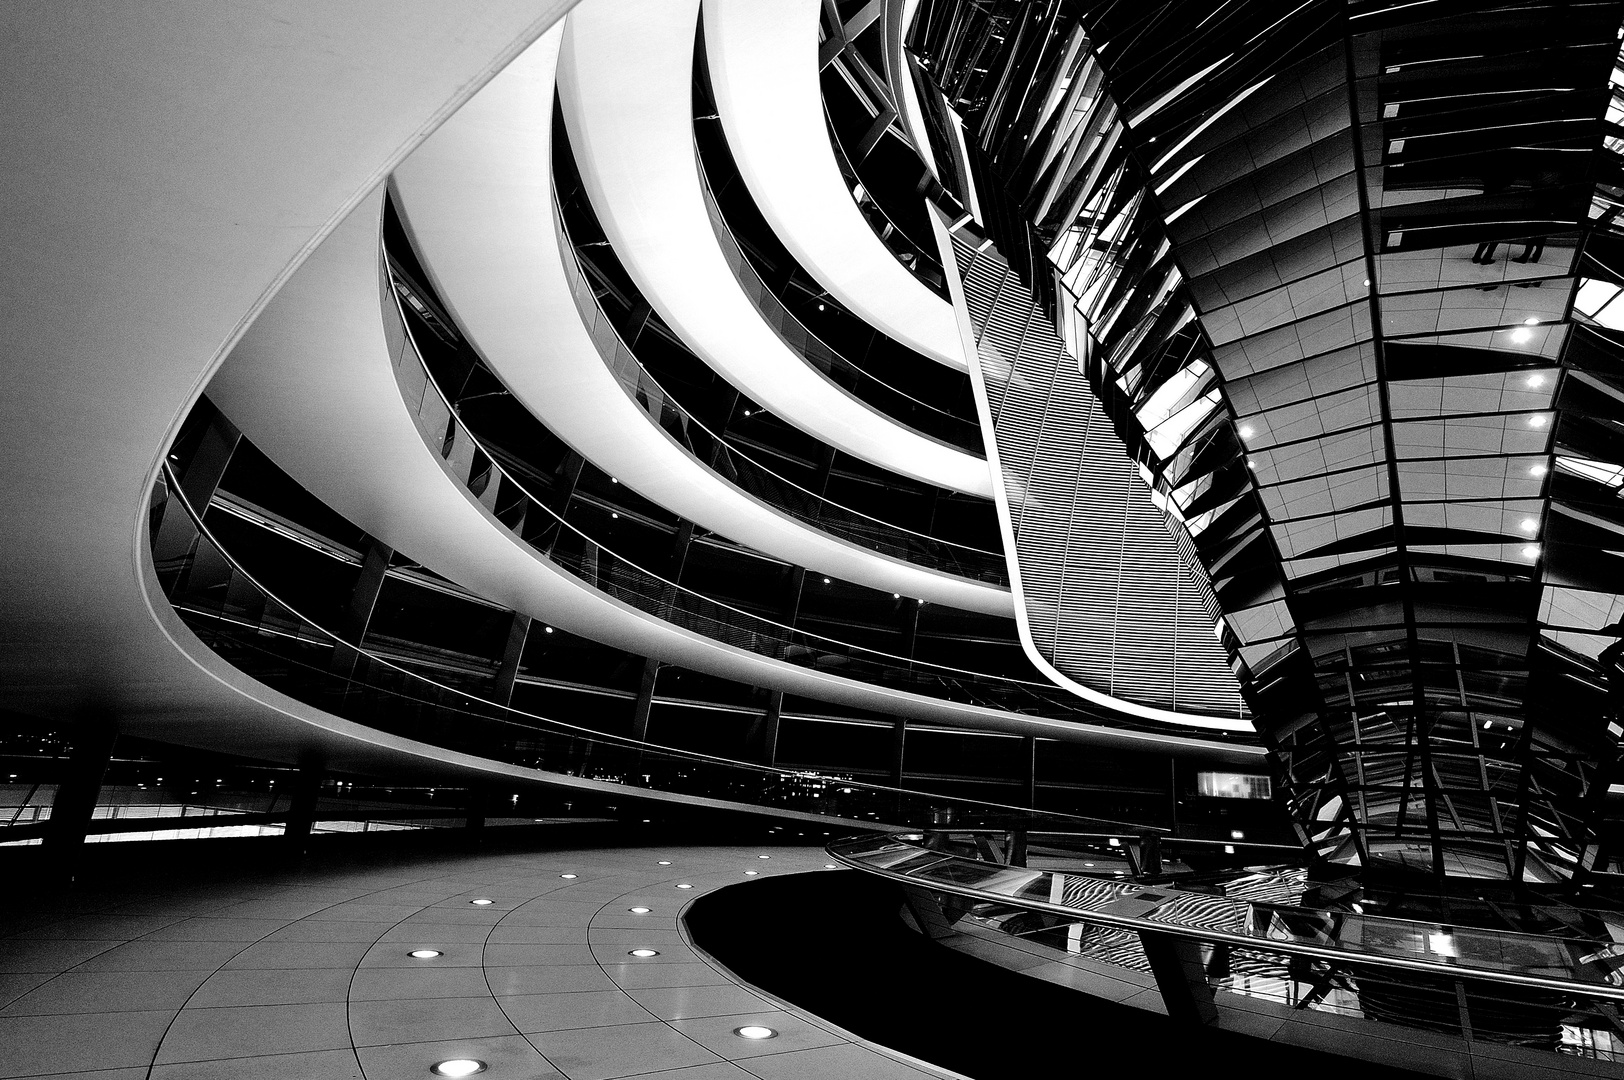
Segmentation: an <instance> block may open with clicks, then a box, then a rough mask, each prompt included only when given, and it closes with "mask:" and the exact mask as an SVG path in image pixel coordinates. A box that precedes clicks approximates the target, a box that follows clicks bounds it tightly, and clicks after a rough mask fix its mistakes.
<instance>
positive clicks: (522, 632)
mask: <svg viewBox="0 0 1624 1080" xmlns="http://www.w3.org/2000/svg"><path fill="white" fill-rule="evenodd" d="M530 622H531V619H530V616H528V615H526V614H525V613H524V612H522V611H515V612H514V613H513V619H512V621H511V622H509V623H508V636H507V644H506V645H504V646H503V647H502V664H501V666H500V667H498V668H497V669H496V681H495V683H493V684H492V686H491V700H492V701H495V702H496V703H497V704H498V705H511V704H513V684H514V683H515V682H516V681H517V680H518V678H519V662H520V661H521V660H523V659H524V645H525V642H527V641H529V640H530Z"/></svg>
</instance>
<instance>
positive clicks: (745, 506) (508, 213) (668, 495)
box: [394, 39, 1014, 616]
mask: <svg viewBox="0 0 1624 1080" xmlns="http://www.w3.org/2000/svg"><path fill="white" fill-rule="evenodd" d="M557 49H558V44H557V41H556V39H551V40H549V41H543V42H541V43H539V44H538V46H537V47H536V48H534V49H532V50H530V51H529V52H528V53H527V54H526V55H525V56H523V57H521V58H520V59H519V60H517V61H515V62H514V63H513V64H512V65H511V66H510V67H509V69H508V70H507V71H504V72H503V73H502V75H501V76H500V77H499V78H497V79H496V80H494V81H493V82H492V84H491V85H490V86H489V87H487V88H486V91H485V92H484V93H482V94H480V96H479V97H478V98H477V99H475V100H474V101H472V102H470V103H469V104H468V106H467V107H466V108H464V109H463V110H462V111H461V112H460V113H459V114H458V115H457V116H455V117H453V118H452V119H451V120H449V121H448V122H447V123H446V124H445V126H444V127H442V128H441V129H440V130H439V131H438V132H436V133H435V135H434V137H433V138H431V139H430V140H428V142H426V143H425V144H424V145H423V147H422V148H421V149H420V150H419V151H418V152H417V153H416V154H414V155H413V156H412V159H411V160H410V161H408V162H406V163H405V164H404V165H402V166H401V168H400V169H399V170H397V172H396V174H395V178H394V187H395V191H396V193H397V194H398V195H399V197H400V205H401V208H402V211H403V216H404V217H405V219H406V221H407V223H408V226H409V228H410V230H411V233H412V237H413V240H414V242H415V244H416V246H417V249H418V251H419V252H420V254H421V255H422V257H423V261H424V264H425V267H426V269H427V270H428V272H429V274H430V275H431V276H432V277H433V278H434V284H435V287H436V289H437V291H438V292H439V294H440V296H441V298H442V299H443V300H444V301H445V303H446V304H447V305H448V306H449V307H450V308H451V310H452V312H453V314H454V315H455V317H456V319H457V322H458V325H459V326H460V327H461V328H462V330H463V332H464V333H466V334H467V335H468V336H469V338H470V339H471V340H472V341H473V343H474V344H475V346H476V347H477V348H478V349H479V351H480V353H481V355H483V356H484V357H485V359H486V361H487V362H488V363H489V364H490V365H491V366H492V368H493V369H494V370H496V371H497V372H498V373H499V374H500V375H501V377H502V379H503V381H504V382H505V383H506V384H507V386H508V387H509V389H511V390H512V391H513V393H514V394H515V395H516V396H517V397H518V398H519V399H520V401H522V402H523V403H524V404H525V405H526V407H528V408H529V409H530V410H531V412H532V413H534V414H535V415H536V416H537V417H538V418H539V419H540V420H541V421H542V422H543V423H544V424H546V425H547V427H548V428H550V429H551V430H552V431H553V432H554V433H555V434H556V435H558V437H559V438H561V439H563V440H564V441H565V442H567V443H569V444H570V446H571V447H572V448H574V449H575V451H576V452H577V453H579V454H580V455H581V456H582V457H584V458H586V459H587V460H589V461H591V462H593V463H594V464H596V465H597V466H598V467H599V468H602V469H604V470H605V471H606V472H608V473H609V474H610V475H612V476H614V477H615V478H616V479H617V480H619V481H620V482H621V483H623V484H626V485H627V486H629V487H630V488H631V489H632V490H633V491H636V492H637V493H638V494H640V495H642V496H644V497H645V498H647V499H650V500H652V501H653V502H656V503H658V504H659V505H661V506H663V507H665V508H666V509H667V510H670V511H671V512H672V513H674V514H677V515H678V516H680V517H683V518H686V519H688V520H690V521H693V522H696V523H697V524H699V525H701V526H703V527H704V528H706V529H709V530H711V531H713V532H717V533H720V534H722V535H723V536H726V537H729V538H730V539H732V540H735V541H737V542H738V543H741V544H745V545H748V546H749V547H753V548H755V549H756V550H758V551H762V552H765V553H767V554H769V555H772V556H774V557H776V558H780V559H784V560H785V561H787V562H790V563H792V564H794V565H796V566H805V567H808V568H811V569H815V570H817V571H819V572H820V573H824V574H828V575H830V576H833V577H839V578H843V579H845V580H847V581H851V582H855V583H857V584H860V585H866V586H868V587H869V588H873V589H878V590H881V591H883V592H894V593H901V594H902V595H904V596H911V597H917V598H919V599H923V600H927V601H929V602H931V603H940V604H946V605H949V606H952V607H956V608H961V609H964V610H968V611H977V612H981V613H983V614H989V615H1004V616H1007V615H1010V614H1012V613H1013V611H1014V603H1013V600H1012V599H1011V597H1010V593H1009V590H1008V589H1007V588H1005V587H1003V586H1001V585H995V584H991V583H988V582H981V581H972V580H969V579H967V578H964V577H959V576H957V575H955V574H949V573H943V572H940V571H937V570H933V569H929V568H926V567H922V566H916V565H912V564H910V563H908V562H905V561H903V560H901V559H896V558H891V557H888V556H885V555H882V554H879V553H877V552H874V551H870V550H867V549H865V548H862V547H859V546H858V545H856V544H853V543H848V542H846V541H844V540H841V539H838V538H836V537H834V536H831V535H829V534H827V533H826V532H823V531H822V530H819V529H817V528H814V527H812V526H809V525H807V524H804V523H802V522H800V521H797V520H796V519H794V518H792V517H790V516H789V515H788V514H785V513H784V512H782V511H780V510H778V509H777V508H775V507H773V506H770V505H768V504H766V503H764V502H762V501H761V500H759V499H756V498H754V497H752V496H750V495H748V494H746V493H745V492H744V491H741V490H740V489H739V488H737V487H735V486H734V485H732V484H730V483H728V482H727V481H726V480H724V479H723V478H722V477H721V476H719V475H717V474H716V473H715V472H714V471H712V470H711V469H708V468H706V467H705V466H704V465H703V464H702V463H701V462H699V461H698V460H697V459H696V458H695V457H694V456H693V455H692V454H691V453H689V451H688V450H687V449H685V448H684V447H682V446H681V445H679V444H678V443H677V442H676V441H675V440H674V439H673V438H672V437H671V436H670V435H669V434H668V433H666V432H665V431H664V430H662V429H661V428H660V427H659V426H657V425H656V424H655V423H653V422H651V420H650V417H649V416H648V415H647V413H646V411H645V409H644V408H643V407H642V406H640V405H639V404H638V403H637V402H636V401H634V400H633V399H632V398H631V397H629V396H628V394H627V392H626V390H625V389H624V388H623V386H622V384H621V382H620V381H619V380H618V379H617V377H616V374H615V372H614V371H613V370H611V368H610V366H609V365H608V363H606V358H605V357H604V356H603V355H602V353H601V351H600V349H599V345H598V343H597V341H596V340H595V339H594V336H593V334H592V333H591V332H590V331H589V330H588V329H587V327H586V326H585V325H584V324H583V322H582V317H581V313H580V311H579V309H578V308H577V297H576V290H575V288H574V287H573V285H572V279H571V274H570V272H569V270H570V264H569V263H568V262H567V260H570V259H571V258H572V253H571V252H568V251H565V250H563V248H562V247H561V245H562V244H567V243H568V241H567V240H566V239H565V238H564V237H563V236H561V235H560V233H559V230H558V223H557V220H556V218H555V216H554V213H553V204H552V198H551V192H550V184H551V180H550V177H551V161H552V152H551V144H552V123H551V118H552V96H553V65H554V63H555V60H556V57H557ZM690 156H691V155H690ZM701 213H703V207H701ZM706 227H707V228H709V226H708V224H707V226H706ZM712 250H714V240H713V241H712ZM538 253H540V257H538ZM730 280H731V279H730ZM734 288H735V291H737V286H736V285H735V286H734ZM742 299H743V298H742V295H741V300H742ZM744 302H745V303H746V305H747V306H748V301H744ZM750 317H751V318H752V319H754V320H755V321H756V322H758V323H759V322H760V319H759V316H757V315H756V314H755V312H754V309H753V308H752V309H751V315H750ZM775 340H776V339H775ZM803 366H804V365H803ZM976 460H977V461H979V460H980V459H979V458H978V459H976Z"/></svg>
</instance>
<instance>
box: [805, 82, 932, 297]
mask: <svg viewBox="0 0 1624 1080" xmlns="http://www.w3.org/2000/svg"><path fill="white" fill-rule="evenodd" d="M824 119H825V121H826V122H827V125H828V128H829V143H830V145H831V146H833V147H834V152H835V165H836V166H837V167H838V168H839V169H840V175H841V177H842V178H843V179H844V180H845V181H846V190H847V191H849V192H851V193H852V201H853V202H855V203H856V204H857V209H858V210H859V211H861V213H862V215H863V218H864V219H865V220H866V221H867V222H868V226H869V228H870V229H873V230H874V235H875V236H877V237H879V238H880V242H881V243H883V244H884V245H885V246H886V247H887V248H888V249H889V250H890V252H891V254H892V255H895V256H896V259H897V262H899V263H901V264H902V265H903V266H906V267H907V268H908V269H909V270H910V271H911V272H912V273H913V276H914V277H916V278H918V279H919V280H920V282H922V283H923V284H924V285H925V286H926V287H927V288H929V289H930V290H931V292H934V293H935V294H936V295H937V296H940V297H941V298H942V299H943V300H947V299H950V296H949V294H948V291H947V279H946V277H945V276H944V275H943V273H942V257H941V255H940V254H939V253H938V252H937V250H936V242H935V239H934V238H933V237H931V236H929V235H928V234H926V235H921V236H918V237H915V236H913V235H910V233H909V231H908V230H907V229H904V228H903V227H902V226H901V225H899V224H898V223H897V221H896V219H895V218H894V217H892V216H891V214H889V213H887V211H886V209H885V207H883V206H881V205H880V202H879V200H877V199H876V198H875V197H874V195H873V192H872V189H870V188H869V186H868V185H867V184H865V183H864V182H863V178H862V176H861V175H859V173H858V171H857V169H856V167H855V166H853V165H852V163H851V158H850V157H848V156H847V154H846V147H845V144H844V143H843V142H842V141H841V138H840V133H839V132H838V131H837V130H836V129H835V123H834V120H833V118H831V117H829V115H828V110H827V109H826V110H824ZM919 168H920V171H921V172H923V171H924V165H923V164H921V165H920V167H919ZM919 202H920V207H921V209H923V207H924V202H925V199H924V196H923V195H921V196H920V197H919Z"/></svg>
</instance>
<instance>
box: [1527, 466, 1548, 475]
mask: <svg viewBox="0 0 1624 1080" xmlns="http://www.w3.org/2000/svg"><path fill="white" fill-rule="evenodd" d="M1550 471H1551V470H1549V469H1547V468H1546V467H1545V466H1543V465H1535V466H1533V467H1531V468H1530V469H1529V470H1528V475H1529V476H1544V475H1545V474H1546V473H1548V472H1550Z"/></svg>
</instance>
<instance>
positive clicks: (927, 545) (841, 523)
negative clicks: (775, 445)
mask: <svg viewBox="0 0 1624 1080" xmlns="http://www.w3.org/2000/svg"><path fill="white" fill-rule="evenodd" d="M555 211H556V206H555ZM557 216H558V222H559V235H560V237H562V238H563V239H564V243H562V244H561V245H560V247H561V248H562V249H563V250H562V255H563V259H562V263H563V266H564V273H565V276H566V277H568V278H569V281H570V289H571V291H572V292H573V293H574V296H575V304H576V308H577V309H578V310H579V311H580V314H581V321H582V323H583V324H584V325H585V326H586V328H587V332H588V333H589V334H590V335H591V336H592V340H593V343H594V344H596V345H597V347H598V352H599V354H600V355H601V356H602V357H603V361H604V363H605V365H607V366H608V368H609V370H610V371H611V372H612V373H613V374H614V376H615V378H616V379H617V380H618V381H619V382H620V385H621V386H622V387H623V388H624V389H625V391H626V394H627V396H628V397H630V398H631V399H632V400H633V401H635V402H636V403H637V405H638V407H639V408H641V409H642V410H643V411H644V412H645V413H647V414H648V416H649V418H650V419H651V420H653V421H654V422H655V423H656V424H658V425H660V427H661V428H663V429H664V430H665V431H666V432H667V433H668V434H670V435H671V437H672V438H674V439H675V440H676V441H677V442H678V443H679V444H681V445H682V446H683V447H684V448H686V449H687V450H688V452H689V453H691V454H693V456H694V457H696V458H698V459H699V460H700V461H701V462H703V463H704V464H705V465H706V466H707V467H708V468H710V469H711V470H712V471H714V472H716V473H717V474H718V475H720V476H722V477H723V478H724V479H726V480H727V481H728V482H729V483H730V484H733V485H734V486H735V487H737V488H739V489H740V490H742V491H745V492H747V493H748V494H750V495H753V496H755V497H756V498H758V499H760V500H761V501H762V502H764V503H766V504H767V505H768V506H771V507H773V508H775V509H778V510H782V511H783V512H784V513H787V514H789V515H790V516H791V517H793V518H795V519H796V520H798V521H803V522H805V523H807V524H808V525H811V526H813V527H814V528H816V529H819V530H820V531H822V532H826V533H828V534H830V535H831V536H836V537H839V538H840V539H842V540H846V541H849V542H850V543H853V544H856V545H858V546H859V547H863V548H867V549H868V550H870V551H875V552H878V553H879V554H882V555H888V556H890V557H891V558H894V559H900V560H903V561H905V562H910V563H913V564H915V565H918V566H924V567H929V568H931V569H933V570H942V571H945V572H947V573H950V574H956V575H958V576H959V577H967V578H973V579H976V580H980V581H988V582H993V583H995V584H999V585H1007V584H1008V583H1009V568H1008V566H1007V564H1006V563H1005V562H1004V556H1003V553H1002V552H994V551H987V550H985V549H983V548H977V547H972V546H970V545H968V544H956V543H954V542H952V541H951V540H943V539H941V538H939V537H934V536H927V535H925V534H924V533H919V532H914V531H913V530H911V529H907V528H904V527H903V526H901V525H896V524H893V523H891V522H888V521H883V520H881V519H879V518H875V517H871V516H869V515H868V514H864V513H861V512H859V511H856V510H852V509H850V508H848V507H845V506H841V505H840V504H839V503H835V502H831V501H830V500H829V499H826V498H824V497H823V496H821V495H818V494H816V493H814V492H811V491H808V490H807V489H806V488H803V487H801V486H800V485H799V484H797V483H795V482H794V481H792V480H789V479H786V478H785V477H782V476H780V475H778V474H777V473H775V472H773V471H772V470H771V469H769V468H767V467H766V466H765V465H762V464H761V463H760V462H758V461H756V460H755V459H753V458H751V457H749V456H747V455H746V454H744V453H742V452H741V451H740V450H738V449H737V448H736V447H734V446H733V445H732V444H730V443H728V442H727V441H726V440H725V439H723V438H722V437H721V436H719V435H717V434H716V433H715V432H713V431H711V429H710V428H709V427H707V426H706V425H705V424H704V422H703V421H701V420H700V419H699V418H698V417H696V416H695V415H694V414H693V413H691V412H689V411H688V410H687V409H686V408H684V407H683V406H682V405H681V404H680V403H679V402H677V401H676V399H675V398H673V397H672V396H671V395H670V394H669V393H668V392H667V391H666V389H665V388H664V387H663V386H661V385H660V383H659V381H658V380H657V379H655V378H654V376H653V375H652V374H650V372H649V371H648V369H647V368H645V367H643V365H642V363H641V362H639V361H638V359H637V356H636V354H634V353H633V352H632V350H631V348H630V347H629V346H627V345H626V343H625V341H623V340H622V339H621V337H620V333H619V331H617V330H616V329H615V327H614V324H613V323H612V322H611V321H610V319H609V316H608V315H607V314H606V313H605V312H604V310H603V308H602V306H601V305H600V304H599V303H598V298H597V294H596V293H594V292H593V291H592V284H591V281H590V280H589V279H588V278H587V275H586V272H585V271H584V270H583V269H582V268H581V265H580V261H579V256H578V255H577V254H576V252H575V245H574V244H573V243H572V242H571V241H570V240H569V239H568V233H567V232H566V231H565V227H564V224H563V215H562V214H561V213H559V214H558V215H557Z"/></svg>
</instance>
